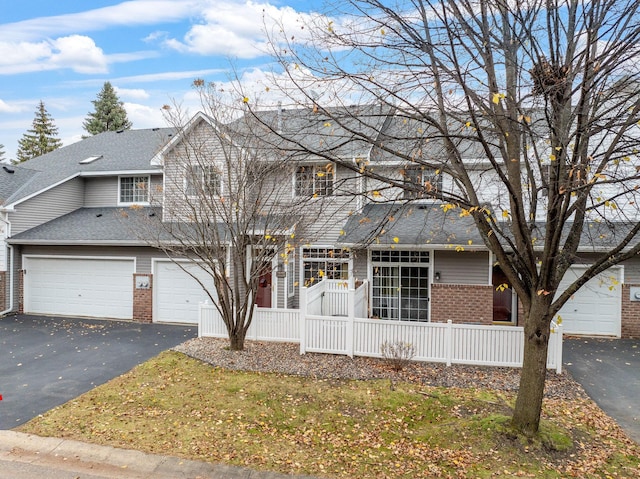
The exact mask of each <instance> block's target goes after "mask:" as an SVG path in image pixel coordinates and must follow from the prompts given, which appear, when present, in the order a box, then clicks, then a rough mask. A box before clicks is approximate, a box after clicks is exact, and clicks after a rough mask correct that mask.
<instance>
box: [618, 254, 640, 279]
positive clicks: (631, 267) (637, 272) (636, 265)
mask: <svg viewBox="0 0 640 479" xmlns="http://www.w3.org/2000/svg"><path fill="white" fill-rule="evenodd" d="M622 265H623V266H624V282H625V284H640V258H638V257H635V258H633V259H630V260H629V261H625V262H624V263H622Z"/></svg>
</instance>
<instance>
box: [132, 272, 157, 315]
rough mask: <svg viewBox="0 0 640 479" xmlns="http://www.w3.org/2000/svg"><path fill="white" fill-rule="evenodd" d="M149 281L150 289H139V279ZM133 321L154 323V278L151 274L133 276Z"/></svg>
mask: <svg viewBox="0 0 640 479" xmlns="http://www.w3.org/2000/svg"><path fill="white" fill-rule="evenodd" d="M138 277H140V278H141V279H146V278H148V279H149V284H148V286H149V287H148V288H138V287H136V286H138V284H137V283H138V281H136V280H137V278H138ZM133 320H134V321H139V322H141V323H150V322H152V321H153V276H152V275H150V274H134V275H133Z"/></svg>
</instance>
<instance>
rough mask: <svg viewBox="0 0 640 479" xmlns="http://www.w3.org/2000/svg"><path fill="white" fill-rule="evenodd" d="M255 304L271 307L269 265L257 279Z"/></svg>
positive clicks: (260, 306)
mask: <svg viewBox="0 0 640 479" xmlns="http://www.w3.org/2000/svg"><path fill="white" fill-rule="evenodd" d="M256 306H258V307H259V308H270V307H271V266H267V267H266V269H265V271H264V272H263V273H262V275H260V279H259V280H258V292H257V293H256Z"/></svg>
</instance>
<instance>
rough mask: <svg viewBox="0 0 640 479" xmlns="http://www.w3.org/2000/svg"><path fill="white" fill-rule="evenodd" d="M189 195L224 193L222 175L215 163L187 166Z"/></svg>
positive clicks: (187, 191)
mask: <svg viewBox="0 0 640 479" xmlns="http://www.w3.org/2000/svg"><path fill="white" fill-rule="evenodd" d="M185 192H186V194H187V196H198V195H200V194H204V195H208V196H221V195H222V175H221V174H220V170H218V168H217V167H215V166H214V165H205V166H201V165H191V166H189V167H188V168H187V175H186V178H185Z"/></svg>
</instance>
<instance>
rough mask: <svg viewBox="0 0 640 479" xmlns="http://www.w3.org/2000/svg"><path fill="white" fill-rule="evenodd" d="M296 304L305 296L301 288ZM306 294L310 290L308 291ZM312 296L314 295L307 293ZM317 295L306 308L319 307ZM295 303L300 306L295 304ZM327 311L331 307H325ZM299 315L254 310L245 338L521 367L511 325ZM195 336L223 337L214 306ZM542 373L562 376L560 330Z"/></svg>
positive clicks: (350, 300) (519, 341) (518, 337)
mask: <svg viewBox="0 0 640 479" xmlns="http://www.w3.org/2000/svg"><path fill="white" fill-rule="evenodd" d="M302 289H303V293H302V295H301V301H302V300H303V299H305V296H306V294H307V293H308V292H309V291H308V290H307V288H302ZM309 289H311V288H309ZM311 293H317V291H311ZM318 298H321V295H317V296H313V297H312V301H310V302H309V303H308V304H310V305H314V306H315V307H316V308H318V309H319V308H320V306H319V301H321V299H318ZM356 302H357V299H356V294H355V290H351V291H350V293H349V294H348V296H347V310H348V311H351V312H352V313H353V312H354V311H355V309H356V308H355V305H356ZM301 304H303V305H304V304H305V303H303V302H301ZM331 307H333V306H331ZM304 310H305V308H304V307H303V308H302V309H301V310H297V309H296V310H287V309H263V308H256V310H255V312H254V318H253V322H252V324H251V326H250V327H249V331H248V335H247V338H248V339H255V340H260V341H281V342H295V343H299V344H300V353H301V354H304V353H306V352H319V353H330V354H345V355H348V356H352V357H353V356H369V357H382V354H381V352H380V346H381V345H382V343H383V342H385V341H403V342H407V343H411V344H413V346H414V348H415V352H416V354H415V357H414V359H415V360H417V361H430V362H442V363H445V364H446V365H447V366H449V365H451V364H470V365H478V366H507V367H522V358H523V354H524V353H523V351H524V329H523V328H522V327H516V326H480V325H472V324H453V323H452V322H451V321H449V322H447V323H423V322H415V321H387V320H380V319H365V318H357V317H356V315H355V314H350V315H348V316H324V315H320V314H317V313H312V312H310V311H308V310H307V312H306V313H305V311H304ZM198 335H199V336H201V337H202V336H211V337H218V338H226V337H228V336H227V331H226V328H225V326H224V323H223V321H222V318H221V317H220V315H219V313H218V311H217V310H216V308H215V306H213V305H211V304H201V305H200V323H199V329H198ZM547 368H549V369H555V370H556V372H558V373H560V372H562V328H560V327H554V329H553V332H552V334H551V337H550V340H549V350H548V354H547Z"/></svg>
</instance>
